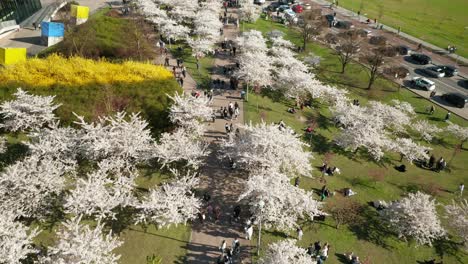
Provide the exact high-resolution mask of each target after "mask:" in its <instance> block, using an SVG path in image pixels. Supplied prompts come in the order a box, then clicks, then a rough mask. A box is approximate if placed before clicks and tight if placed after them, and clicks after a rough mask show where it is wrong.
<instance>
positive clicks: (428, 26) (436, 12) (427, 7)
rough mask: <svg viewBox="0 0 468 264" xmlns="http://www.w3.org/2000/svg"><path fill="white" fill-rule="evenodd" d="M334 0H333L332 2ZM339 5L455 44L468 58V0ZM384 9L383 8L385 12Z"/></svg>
mask: <svg viewBox="0 0 468 264" xmlns="http://www.w3.org/2000/svg"><path fill="white" fill-rule="evenodd" d="M328 1H330V0H328ZM330 2H331V1H330ZM338 2H339V5H340V6H343V7H345V8H347V9H350V10H353V11H354V12H357V11H358V10H359V9H360V6H361V4H362V5H363V7H362V10H361V14H363V15H364V14H367V15H366V16H367V17H369V18H371V19H374V18H379V17H381V19H380V20H381V21H382V22H383V23H384V24H387V25H389V26H391V27H393V28H398V27H401V30H402V31H403V32H405V33H408V34H410V35H412V36H415V37H417V38H420V39H422V40H424V41H427V42H430V43H432V44H435V45H436V46H439V47H441V48H446V47H447V46H448V45H455V46H456V47H457V48H458V53H459V54H460V55H461V56H463V57H465V58H468V29H466V30H465V27H468V15H467V13H468V11H467V10H468V1H466V0H453V1H444V0H385V1H382V0H366V1H364V0H339V1H338ZM381 10H383V11H381Z"/></svg>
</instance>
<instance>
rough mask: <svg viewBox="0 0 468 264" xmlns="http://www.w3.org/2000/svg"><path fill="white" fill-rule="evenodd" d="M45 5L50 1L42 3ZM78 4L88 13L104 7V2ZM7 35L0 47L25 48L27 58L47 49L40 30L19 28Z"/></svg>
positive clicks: (94, 0)
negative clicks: (42, 41)
mask: <svg viewBox="0 0 468 264" xmlns="http://www.w3.org/2000/svg"><path fill="white" fill-rule="evenodd" d="M43 2H44V3H45V4H47V3H49V2H50V0H47V1H43ZM77 2H78V3H80V4H81V5H84V6H88V7H89V10H90V13H93V12H94V11H96V10H97V9H99V8H101V7H102V6H104V5H107V1H106V0H77ZM6 34H8V35H6V36H4V37H3V38H0V47H8V48H26V49H27V53H28V56H34V55H36V54H38V53H39V52H41V51H43V50H45V49H46V48H47V47H46V46H44V45H42V44H41V30H40V29H38V30H34V29H33V28H32V27H31V28H29V27H26V28H21V29H20V30H19V31H18V32H13V33H6Z"/></svg>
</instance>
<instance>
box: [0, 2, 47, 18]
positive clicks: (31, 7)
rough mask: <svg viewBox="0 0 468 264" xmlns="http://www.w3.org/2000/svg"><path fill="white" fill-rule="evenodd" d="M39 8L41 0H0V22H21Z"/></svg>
mask: <svg viewBox="0 0 468 264" xmlns="http://www.w3.org/2000/svg"><path fill="white" fill-rule="evenodd" d="M39 9H41V0H0V22H1V21H6V20H16V23H18V24H19V23H21V22H22V21H23V20H25V19H26V18H28V17H30V16H31V15H32V14H34V13H35V12H36V11H38V10H39Z"/></svg>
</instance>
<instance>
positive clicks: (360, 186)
mask: <svg viewBox="0 0 468 264" xmlns="http://www.w3.org/2000/svg"><path fill="white" fill-rule="evenodd" d="M292 104H293V102H291V101H288V100H280V101H277V102H275V101H273V100H272V99H271V98H270V97H269V96H262V95H255V94H250V96H249V102H248V103H247V104H244V107H245V114H246V117H245V120H246V122H249V121H252V122H254V123H256V122H260V120H261V119H263V120H265V121H266V122H278V121H280V120H283V121H284V122H285V123H286V124H287V125H288V126H291V127H292V128H294V130H295V131H296V132H298V133H299V134H303V129H304V128H305V127H306V126H307V123H308V122H310V121H311V120H315V122H317V123H318V124H319V128H318V129H317V130H316V134H315V135H314V136H313V137H312V138H311V140H310V139H308V138H304V140H305V141H306V142H307V143H309V144H310V146H311V151H312V152H313V156H314V159H313V161H312V165H313V166H314V167H315V168H316V167H318V166H320V165H321V164H322V162H323V161H324V159H325V157H327V159H329V161H328V163H329V164H332V165H333V166H337V167H339V168H340V169H341V171H342V173H341V175H338V176H326V177H325V180H326V184H327V186H328V187H329V189H330V190H340V189H343V188H345V187H351V188H352V189H353V190H354V191H356V192H357V193H358V194H357V195H356V196H353V197H351V198H350V199H355V200H357V201H358V202H360V203H362V204H367V203H368V202H370V201H373V200H376V199H380V200H387V201H389V200H395V199H398V198H399V197H400V196H401V195H402V194H404V193H407V192H409V191H414V190H421V191H425V192H427V191H431V192H434V194H436V195H437V199H438V201H440V202H444V203H446V202H449V201H450V200H451V199H453V198H455V197H456V196H455V194H454V193H453V192H455V191H456V190H457V186H458V184H460V182H468V175H467V174H466V171H468V165H467V164H466V160H468V151H467V150H466V146H465V149H464V150H463V151H462V152H461V153H459V154H457V155H456V156H455V157H454V158H453V160H452V163H451V169H452V171H451V172H450V173H449V172H441V173H436V172H432V171H428V170H423V169H421V168H419V167H416V166H415V165H411V164H409V163H407V162H403V163H404V164H405V165H406V166H407V168H408V171H407V172H405V173H399V172H397V171H396V170H395V169H393V166H394V165H397V164H400V162H399V157H398V155H396V154H394V153H388V154H387V160H386V162H384V163H382V164H381V163H375V162H373V161H369V160H367V159H366V158H365V157H362V156H360V155H357V156H353V155H350V153H342V152H341V151H339V150H337V149H336V148H335V147H334V146H333V143H332V139H333V136H334V135H335V134H336V133H337V129H336V128H335V127H334V126H333V125H332V122H331V120H330V116H331V115H330V111H329V109H328V107H327V106H326V105H320V104H318V105H316V106H315V107H316V108H314V109H306V110H304V111H303V112H301V111H299V112H298V113H296V114H290V113H288V112H287V108H288V107H290V106H292ZM425 117H426V116H425V115H421V116H420V118H425ZM439 123H443V122H439ZM465 125H466V123H465ZM420 143H422V142H420ZM454 145H455V141H454V140H453V139H450V138H448V139H446V140H445V141H444V142H443V145H431V147H433V149H434V150H433V153H434V154H435V155H436V156H437V157H439V156H444V157H446V159H447V160H449V157H451V156H452V153H453V150H454ZM374 173H379V174H381V175H383V180H374V179H373V178H372V177H371V176H370V175H371V174H374ZM313 176H314V179H311V178H305V177H302V179H301V184H300V187H301V188H304V189H306V190H316V189H320V188H321V187H322V186H323V184H324V182H322V181H320V180H319V179H320V177H321V173H320V171H319V170H318V169H317V168H316V169H315V171H314V172H313ZM337 195H340V194H337ZM316 197H317V198H318V195H316ZM465 197H466V195H465ZM332 199H335V198H330V199H329V200H332ZM366 208H367V209H366V211H365V216H363V217H364V222H363V223H361V225H358V226H342V227H340V229H339V230H336V229H335V228H334V221H333V220H332V219H330V218H329V219H328V220H327V221H326V222H325V223H323V224H311V223H304V238H303V240H302V241H301V242H300V243H299V245H301V246H308V245H309V244H310V243H313V242H315V241H317V240H321V241H322V242H325V241H328V242H329V243H331V245H332V249H331V251H330V253H331V254H330V259H329V260H327V263H341V262H340V256H339V255H336V254H340V253H344V252H349V251H353V252H355V253H356V254H358V255H359V256H360V257H361V258H363V257H366V256H369V258H370V260H371V261H372V262H371V263H415V262H416V260H424V259H430V258H431V257H435V256H437V255H438V254H441V252H442V253H443V254H444V263H464V262H466V261H468V255H466V254H464V253H462V251H461V250H454V248H457V247H459V245H456V244H453V243H449V242H440V243H436V244H435V245H436V246H435V247H434V248H429V247H426V246H420V247H415V245H414V244H410V245H409V246H408V245H407V243H404V242H402V241H399V240H398V239H397V238H396V237H395V236H394V235H392V234H389V233H387V232H385V231H383V230H384V228H383V227H382V226H381V225H380V224H379V222H378V221H375V219H376V218H377V215H376V211H375V210H373V209H372V208H370V207H366ZM291 234H292V235H294V232H293V231H292V232H291ZM284 237H285V235H284V234H282V233H278V232H275V231H273V230H269V231H265V232H264V233H263V245H264V247H263V249H264V248H265V247H266V245H268V243H271V242H273V241H276V240H278V239H282V238H284ZM455 241H458V240H457V239H455Z"/></svg>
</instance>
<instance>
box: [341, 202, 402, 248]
mask: <svg viewBox="0 0 468 264" xmlns="http://www.w3.org/2000/svg"><path fill="white" fill-rule="evenodd" d="M361 217H362V221H359V223H355V224H352V225H350V226H349V229H350V230H351V231H352V232H353V233H354V234H355V235H356V236H357V238H358V239H362V240H366V241H368V242H371V243H373V244H376V245H378V246H380V247H383V248H385V249H392V247H391V246H390V245H389V244H388V243H387V241H386V240H387V238H389V237H390V236H392V235H393V232H392V231H391V230H390V229H389V228H388V226H386V225H385V223H384V222H383V221H382V220H381V218H380V215H379V214H378V212H377V211H376V210H374V209H373V208H370V207H365V208H364V210H363V211H362V213H361Z"/></svg>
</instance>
